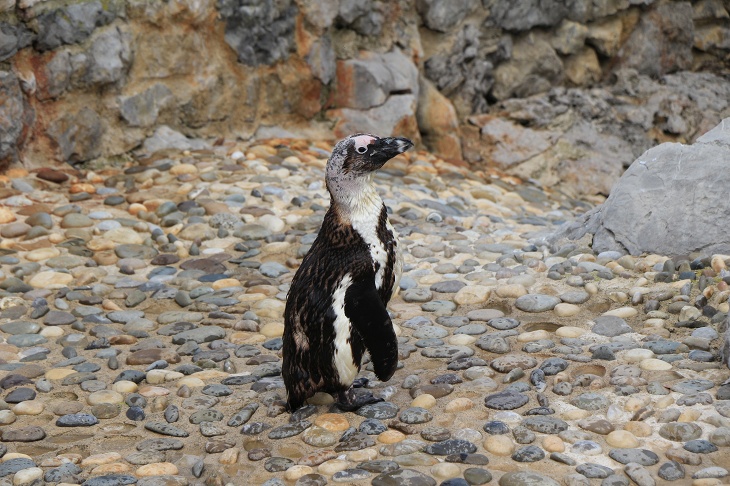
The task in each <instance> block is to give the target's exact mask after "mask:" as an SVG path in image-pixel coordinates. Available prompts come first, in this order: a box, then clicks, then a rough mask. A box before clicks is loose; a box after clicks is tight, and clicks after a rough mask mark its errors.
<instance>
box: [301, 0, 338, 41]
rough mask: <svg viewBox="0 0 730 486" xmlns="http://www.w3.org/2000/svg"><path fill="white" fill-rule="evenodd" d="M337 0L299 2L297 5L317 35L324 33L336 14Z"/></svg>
mask: <svg viewBox="0 0 730 486" xmlns="http://www.w3.org/2000/svg"><path fill="white" fill-rule="evenodd" d="M338 4H339V1H338V0H318V1H316V2H301V3H300V4H299V5H300V6H301V9H302V14H304V18H305V19H306V20H307V22H309V23H310V24H311V25H312V26H313V27H315V29H317V32H318V33H322V32H324V31H325V30H326V29H327V28H328V27H329V26H331V25H332V22H333V21H334V20H335V17H337V14H338V7H339V5H338Z"/></svg>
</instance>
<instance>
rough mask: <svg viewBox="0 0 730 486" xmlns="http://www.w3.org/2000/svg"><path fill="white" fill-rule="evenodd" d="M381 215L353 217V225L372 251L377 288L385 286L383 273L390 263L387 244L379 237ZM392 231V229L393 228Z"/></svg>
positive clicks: (371, 257)
mask: <svg viewBox="0 0 730 486" xmlns="http://www.w3.org/2000/svg"><path fill="white" fill-rule="evenodd" d="M378 223H379V217H377V216H373V215H368V216H366V217H363V218H358V219H353V221H352V227H353V228H354V229H355V231H357V233H358V234H359V235H360V237H361V238H362V239H363V240H364V241H365V244H366V245H367V246H368V250H369V251H370V259H371V260H372V261H373V267H374V269H375V288H376V289H378V290H380V288H381V287H382V286H383V275H384V274H385V268H386V266H387V265H388V252H387V251H386V250H385V244H384V243H383V241H381V240H380V238H379V237H378ZM391 232H392V230H391Z"/></svg>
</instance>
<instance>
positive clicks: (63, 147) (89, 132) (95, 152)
mask: <svg viewBox="0 0 730 486" xmlns="http://www.w3.org/2000/svg"><path fill="white" fill-rule="evenodd" d="M105 131H106V128H105V125H104V122H103V121H102V119H101V117H100V116H99V114H98V113H96V112H95V111H94V110H92V109H91V108H87V107H85V108H82V109H81V110H79V111H78V112H76V113H74V114H71V113H67V114H65V115H63V116H62V117H61V118H59V119H57V120H55V121H53V122H52V123H51V124H50V126H49V128H48V135H49V136H50V137H51V139H52V140H53V141H54V142H55V144H56V146H57V147H58V158H59V159H60V160H62V161H63V162H68V163H72V164H75V163H78V162H84V161H86V160H91V159H93V158H96V157H98V156H99V155H101V142H102V136H103V135H104V132H105Z"/></svg>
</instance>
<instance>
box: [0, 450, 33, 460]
mask: <svg viewBox="0 0 730 486" xmlns="http://www.w3.org/2000/svg"><path fill="white" fill-rule="evenodd" d="M11 459H33V458H32V457H30V456H29V455H28V454H23V453H21V452H8V453H7V454H5V455H4V456H3V457H2V458H0V462H7V461H9V460H11Z"/></svg>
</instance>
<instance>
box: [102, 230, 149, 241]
mask: <svg viewBox="0 0 730 486" xmlns="http://www.w3.org/2000/svg"><path fill="white" fill-rule="evenodd" d="M104 238H105V239H107V240H109V241H112V242H114V243H117V244H120V245H141V244H142V243H144V239H145V237H144V236H143V235H142V234H140V233H137V232H136V231H134V229H132V228H126V227H124V226H123V227H121V228H114V229H110V230H109V231H107V232H106V233H104Z"/></svg>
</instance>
